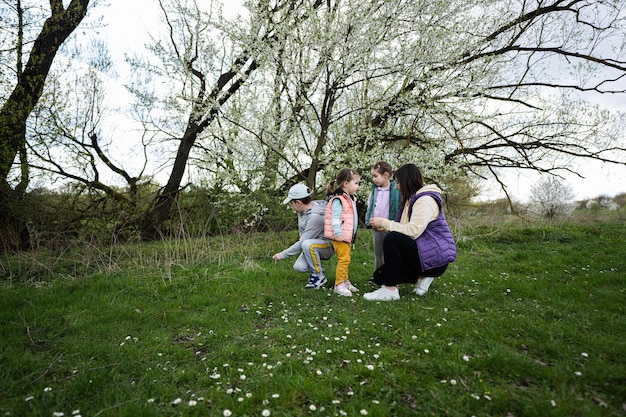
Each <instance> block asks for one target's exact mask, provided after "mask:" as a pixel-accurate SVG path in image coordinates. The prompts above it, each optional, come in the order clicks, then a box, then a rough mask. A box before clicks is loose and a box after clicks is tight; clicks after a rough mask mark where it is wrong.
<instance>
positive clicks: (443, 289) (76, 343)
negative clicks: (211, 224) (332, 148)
mask: <svg viewBox="0 0 626 417" xmlns="http://www.w3.org/2000/svg"><path fill="white" fill-rule="evenodd" d="M462 237H463V238H462V239H459V243H458V250H459V254H458V259H457V261H456V262H455V263H454V264H453V265H452V266H451V267H450V268H449V269H448V271H447V272H446V274H445V275H444V276H443V277H441V278H439V279H437V280H435V282H434V283H433V284H432V287H431V291H430V292H429V293H428V294H427V295H426V296H425V297H417V296H415V295H412V294H411V292H410V290H411V288H410V286H408V285H407V286H403V287H401V296H402V298H401V300H400V301H399V302H393V303H382V302H380V303H376V302H367V301H365V300H363V298H362V297H360V296H359V297H353V298H351V299H349V298H343V297H339V296H337V295H334V294H332V292H330V290H329V288H327V289H324V290H318V291H314V290H313V291H311V290H309V291H307V290H304V289H303V286H304V284H305V283H306V277H305V276H304V275H302V274H297V273H295V272H293V270H292V269H291V265H292V261H293V259H291V260H286V261H281V262H274V261H272V260H271V258H270V257H271V255H272V254H273V253H275V252H276V251H278V250H279V249H282V248H283V247H285V246H286V244H288V243H289V242H290V241H291V240H292V239H293V238H295V234H294V233H293V232H289V233H285V234H281V235H276V234H271V235H270V234H265V235H249V236H248V235H246V236H242V235H238V236H231V237H228V236H224V237H220V238H212V239H206V240H203V241H198V242H193V241H187V242H172V241H170V242H162V243H154V244H150V245H147V244H146V245H134V246H133V245H128V246H124V247H115V248H110V249H108V250H106V251H104V252H103V253H99V255H96V254H94V252H88V249H84V248H83V249H82V250H83V252H82V253H80V251H76V252H75V253H72V254H64V255H63V257H62V259H61V256H59V257H58V258H56V259H53V260H51V261H50V263H48V264H47V263H46V261H45V260H44V259H37V260H36V262H34V261H32V260H31V262H30V263H29V262H26V261H25V260H24V258H21V259H20V258H17V257H13V258H7V257H4V258H2V259H1V260H0V265H1V266H2V271H3V274H4V278H3V280H2V282H1V285H2V288H0V387H1V388H0V413H1V414H2V415H4V416H46V417H50V416H53V415H54V413H64V415H65V416H70V415H72V414H73V413H75V414H80V415H81V416H84V417H86V416H90V417H92V416H133V417H135V416H222V415H224V410H231V412H232V415H233V416H261V415H262V413H263V410H269V412H270V413H271V415H272V416H342V415H347V416H359V415H365V413H367V415H369V416H407V415H419V416H444V415H445V416H473V415H474V416H516V417H521V416H624V415H626V411H624V410H625V407H626V405H625V404H626V342H625V339H626V319H625V318H624V317H625V314H624V313H625V302H626V281H625V277H626V276H625V275H624V271H626V261H625V260H624V258H625V254H626V227H625V224H624V222H623V220H621V219H618V220H613V221H604V222H600V223H594V224H588V225H584V224H581V225H572V224H565V225H559V226H550V225H548V226H546V225H544V226H532V227H530V226H527V227H508V226H507V227H506V228H503V229H501V230H493V229H483V228H481V227H476V228H475V229H474V230H473V231H472V232H471V234H470V233H468V232H465V233H463V236H462ZM32 256H33V257H34V256H35V255H32ZM84 259H88V260H89V262H88V265H87V264H86V263H83V264H81V265H82V269H84V270H85V271H87V272H84V273H77V271H80V270H82V269H81V268H79V267H77V265H79V263H77V260H78V261H80V260H84ZM52 263H54V265H55V268H52V267H51V266H50V265H51V264H52ZM372 263H373V255H372V253H371V243H370V235H369V234H368V233H367V231H365V230H363V231H361V232H360V233H359V240H358V242H357V244H356V245H355V249H354V252H353V261H352V265H351V267H350V275H351V278H352V281H353V282H354V283H355V284H356V285H357V286H358V287H359V288H360V289H361V293H363V292H364V291H368V290H369V288H368V286H367V284H366V281H367V279H368V278H369V276H370V273H371V268H372ZM326 267H327V271H328V275H329V276H333V275H334V261H333V260H330V261H327V262H326ZM177 399H180V403H178V404H175V403H176V402H177ZM190 401H195V403H193V402H192V403H190Z"/></svg>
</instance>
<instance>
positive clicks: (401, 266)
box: [374, 232, 448, 287]
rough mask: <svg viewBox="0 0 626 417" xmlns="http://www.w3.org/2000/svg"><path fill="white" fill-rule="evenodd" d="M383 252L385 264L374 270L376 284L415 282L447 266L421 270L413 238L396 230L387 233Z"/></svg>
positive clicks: (441, 272) (388, 284)
mask: <svg viewBox="0 0 626 417" xmlns="http://www.w3.org/2000/svg"><path fill="white" fill-rule="evenodd" d="M383 252H384V254H385V264H384V265H383V266H381V267H380V268H378V269H377V270H376V271H375V272H374V282H375V283H376V284H378V285H387V286H390V287H393V286H396V285H398V284H415V283H416V282H417V279H418V278H420V277H438V276H440V275H441V274H443V273H444V272H445V270H446V269H447V268H448V264H446V265H443V266H439V267H437V268H433V269H428V270H426V271H423V270H422V265H421V263H420V254H419V251H418V250H417V245H416V244H415V240H413V239H411V238H410V237H408V236H407V235H403V234H402V233H398V232H389V233H387V235H386V236H385V240H384V241H383Z"/></svg>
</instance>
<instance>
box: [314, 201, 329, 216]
mask: <svg viewBox="0 0 626 417" xmlns="http://www.w3.org/2000/svg"><path fill="white" fill-rule="evenodd" d="M325 213H326V201H323V200H314V201H311V214H321V215H322V216H324V214H325Z"/></svg>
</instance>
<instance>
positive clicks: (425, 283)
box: [413, 277, 435, 295]
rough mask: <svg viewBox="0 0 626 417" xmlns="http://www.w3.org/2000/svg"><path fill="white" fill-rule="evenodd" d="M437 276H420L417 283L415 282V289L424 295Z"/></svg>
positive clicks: (415, 291) (416, 292)
mask: <svg viewBox="0 0 626 417" xmlns="http://www.w3.org/2000/svg"><path fill="white" fill-rule="evenodd" d="M434 280H435V278H432V277H424V278H418V279H417V284H415V290H414V291H413V292H414V293H415V294H417V295H424V294H426V292H427V291H428V287H430V284H432V283H433V281H434Z"/></svg>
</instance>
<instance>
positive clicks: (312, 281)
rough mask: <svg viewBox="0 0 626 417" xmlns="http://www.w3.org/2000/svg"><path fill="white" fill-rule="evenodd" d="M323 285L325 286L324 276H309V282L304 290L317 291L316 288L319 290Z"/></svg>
mask: <svg viewBox="0 0 626 417" xmlns="http://www.w3.org/2000/svg"><path fill="white" fill-rule="evenodd" d="M324 284H326V276H325V275H320V276H319V277H316V276H315V275H311V276H310V277H309V282H307V284H306V285H305V286H304V288H306V289H307V290H311V289H313V290H317V289H318V288H321V287H322V286H323V285H324Z"/></svg>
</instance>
